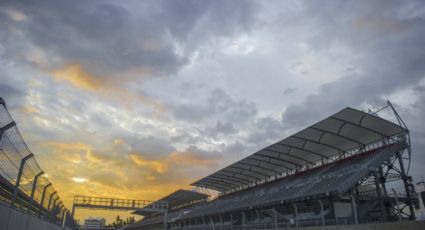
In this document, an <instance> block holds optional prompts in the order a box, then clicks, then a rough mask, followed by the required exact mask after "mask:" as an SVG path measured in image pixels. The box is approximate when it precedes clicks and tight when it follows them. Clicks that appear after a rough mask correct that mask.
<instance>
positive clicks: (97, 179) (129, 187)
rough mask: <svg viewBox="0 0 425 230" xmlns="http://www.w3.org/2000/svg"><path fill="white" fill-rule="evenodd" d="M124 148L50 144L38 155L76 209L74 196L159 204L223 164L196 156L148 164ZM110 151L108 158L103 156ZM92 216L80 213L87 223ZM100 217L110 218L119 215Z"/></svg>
mask: <svg viewBox="0 0 425 230" xmlns="http://www.w3.org/2000/svg"><path fill="white" fill-rule="evenodd" d="M120 145H125V141H124V140H120V139H116V140H114V141H113V142H111V143H110V145H109V146H104V147H105V148H102V150H98V149H96V147H94V146H92V145H89V144H85V143H80V142H74V143H66V142H57V141H49V142H46V143H43V144H40V145H38V150H37V151H36V152H40V153H43V154H41V155H39V156H38V157H37V159H38V160H39V162H40V163H41V166H42V168H43V169H44V170H45V172H46V173H49V180H51V182H52V183H53V184H54V186H55V189H56V190H57V191H58V193H59V194H60V196H61V198H62V199H63V200H64V202H65V203H66V204H67V207H72V199H73V196H74V195H87V196H99V197H112V198H126V199H141V200H142V199H144V200H156V199H159V198H161V197H163V196H165V195H168V194H169V193H171V192H173V191H175V190H177V189H190V186H189V184H190V182H193V180H194V179H195V178H197V177H198V176H197V175H200V174H203V173H204V170H205V168H206V167H205V166H207V167H210V166H214V165H215V164H216V160H217V159H216V158H213V159H210V157H207V156H204V155H200V154H196V153H192V152H171V153H168V155H165V156H163V157H160V158H159V159H148V158H146V157H144V156H142V155H141V154H140V153H130V154H129V153H128V152H124V153H122V152H121V151H126V149H122V148H118V149H117V147H120ZM105 151H107V153H108V154H102V153H106V152H105ZM116 152H118V153H116ZM127 154H128V155H127ZM89 213H92V212H88V211H87V212H86V211H84V210H78V211H77V216H76V218H78V219H80V220H82V219H84V217H85V216H87V215H88V214H89ZM98 213H99V215H101V216H105V217H107V218H109V219H111V218H113V217H114V216H116V213H115V212H104V211H99V212H98ZM120 216H121V214H120Z"/></svg>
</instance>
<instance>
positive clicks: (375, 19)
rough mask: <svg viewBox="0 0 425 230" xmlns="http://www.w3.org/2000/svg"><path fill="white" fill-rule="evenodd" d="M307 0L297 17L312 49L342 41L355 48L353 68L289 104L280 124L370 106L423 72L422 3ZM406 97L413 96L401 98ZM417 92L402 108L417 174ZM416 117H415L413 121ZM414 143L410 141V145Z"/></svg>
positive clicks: (420, 105) (422, 113)
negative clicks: (304, 16) (410, 107)
mask: <svg viewBox="0 0 425 230" xmlns="http://www.w3.org/2000/svg"><path fill="white" fill-rule="evenodd" d="M318 4H319V3H318V2H316V1H308V2H307V4H306V8H305V12H304V13H305V14H308V15H310V17H309V19H300V20H307V22H306V21H302V23H303V24H304V23H308V24H310V26H312V27H315V28H317V30H316V32H315V33H312V34H309V35H308V36H307V37H308V39H307V40H308V41H309V42H310V44H311V45H312V46H313V47H315V48H316V49H328V48H329V46H331V45H332V44H333V43H342V44H344V45H346V46H348V47H351V48H352V49H353V50H355V51H356V52H358V54H359V55H360V57H361V58H360V60H359V61H358V62H357V63H354V64H355V68H356V69H357V68H359V69H360V72H359V73H347V75H345V76H343V77H341V78H339V79H338V80H336V81H334V82H331V83H327V84H324V85H323V86H321V88H320V90H319V92H318V93H317V94H314V95H310V96H309V97H307V99H306V100H305V101H304V102H302V103H300V104H292V105H290V106H288V108H287V109H286V110H285V111H284V113H283V114H282V119H283V122H284V124H285V126H286V127H301V126H305V125H309V124H311V123H312V122H314V121H315V120H318V119H321V118H323V117H325V116H327V115H330V114H331V113H333V112H334V111H337V110H339V109H342V108H344V107H346V106H352V107H357V108H359V107H360V105H361V104H362V103H367V104H370V105H372V106H374V107H375V108H376V107H378V106H382V105H383V104H384V103H385V97H386V96H388V95H391V94H392V93H396V92H399V91H403V90H406V89H408V88H409V87H412V86H414V85H417V84H419V82H420V81H421V80H422V79H424V78H425V65H424V60H425V49H424V48H423V47H425V39H423V38H424V37H425V12H424V11H423V10H422V11H421V10H419V9H423V8H424V7H425V3H424V2H423V1H410V2H408V3H406V2H403V1H385V2H382V1H365V2H361V1H351V2H339V3H335V2H327V3H325V4H323V2H321V3H320V6H319V5H318ZM405 100H406V103H409V101H411V100H415V98H405ZM424 104H425V98H424V96H423V94H422V95H421V96H420V97H419V99H418V100H417V103H416V104H415V105H414V107H415V108H416V109H414V110H411V111H403V113H402V117H403V116H404V117H406V118H407V120H409V121H410V123H413V124H416V125H414V126H410V127H411V132H412V138H413V141H412V143H413V148H414V150H417V151H416V152H414V155H415V157H414V160H415V162H414V163H413V170H414V172H415V173H417V174H416V175H418V174H419V171H418V169H419V165H420V162H424V161H425V155H424V153H423V151H422V152H421V149H423V145H424V144H423V143H424V140H425V133H423V132H421V131H420V130H423V129H424V128H425V127H423V117H425V109H424V107H425V106H424ZM410 114H417V116H412V115H410ZM419 120H420V121H421V122H419ZM415 145H416V146H415Z"/></svg>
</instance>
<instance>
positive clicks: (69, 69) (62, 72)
mask: <svg viewBox="0 0 425 230" xmlns="http://www.w3.org/2000/svg"><path fill="white" fill-rule="evenodd" d="M52 75H53V77H54V78H55V79H57V80H63V81H67V82H69V83H71V84H72V85H74V86H76V87H78V88H82V89H86V90H97V89H99V86H100V85H101V84H102V82H101V81H100V80H99V79H98V78H97V77H96V76H94V75H92V74H90V73H88V72H87V71H86V70H84V68H83V67H82V66H81V65H80V64H72V65H68V66H65V67H63V68H60V69H56V70H54V71H53V72H52Z"/></svg>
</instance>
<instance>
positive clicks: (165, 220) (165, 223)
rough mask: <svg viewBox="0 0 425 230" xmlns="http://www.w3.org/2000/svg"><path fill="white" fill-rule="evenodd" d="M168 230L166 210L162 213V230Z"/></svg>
mask: <svg viewBox="0 0 425 230" xmlns="http://www.w3.org/2000/svg"><path fill="white" fill-rule="evenodd" d="M167 229H168V210H165V211H164V230H167Z"/></svg>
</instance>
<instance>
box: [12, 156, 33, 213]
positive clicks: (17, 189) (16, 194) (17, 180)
mask: <svg viewBox="0 0 425 230" xmlns="http://www.w3.org/2000/svg"><path fill="white" fill-rule="evenodd" d="M33 156H34V154H32V153H30V154H29V155H28V156H26V157H24V158H23V159H22V160H21V165H20V166H19V172H18V177H17V178H16V184H15V188H14V190H13V200H12V204H11V205H12V206H13V205H14V204H15V202H16V200H17V199H18V192H19V184H20V183H21V178H22V173H23V171H24V167H25V162H26V161H27V160H28V159H30V158H31V157H33Z"/></svg>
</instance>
